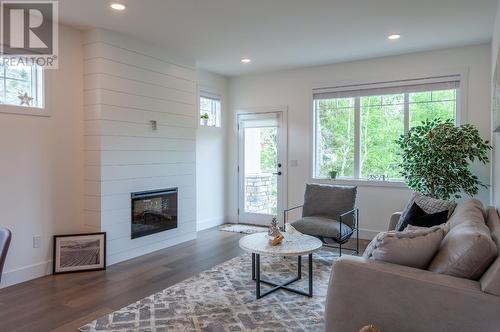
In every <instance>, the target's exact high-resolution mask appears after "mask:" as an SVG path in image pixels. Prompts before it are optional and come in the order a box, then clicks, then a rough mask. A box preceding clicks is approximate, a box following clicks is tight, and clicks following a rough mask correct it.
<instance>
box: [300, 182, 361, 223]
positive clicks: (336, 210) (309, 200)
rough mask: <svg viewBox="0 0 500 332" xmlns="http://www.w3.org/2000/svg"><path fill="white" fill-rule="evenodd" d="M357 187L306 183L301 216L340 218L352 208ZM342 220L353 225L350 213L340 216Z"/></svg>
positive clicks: (354, 203)
mask: <svg viewBox="0 0 500 332" xmlns="http://www.w3.org/2000/svg"><path fill="white" fill-rule="evenodd" d="M356 193H357V187H352V186H332V185H322V184H307V185H306V191H305V194H304V207H303V209H302V217H325V218H329V219H333V220H340V215H341V214H343V213H345V212H347V211H350V210H352V209H354V207H355V205H356ZM342 219H343V220H342V221H343V222H344V223H345V224H347V225H349V226H350V227H352V228H353V227H354V218H353V216H352V215H349V216H345V217H343V218H342Z"/></svg>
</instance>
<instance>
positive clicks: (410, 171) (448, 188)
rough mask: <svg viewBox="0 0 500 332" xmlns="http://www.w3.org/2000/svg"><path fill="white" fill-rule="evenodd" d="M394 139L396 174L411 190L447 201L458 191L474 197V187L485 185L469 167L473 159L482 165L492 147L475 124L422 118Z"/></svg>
mask: <svg viewBox="0 0 500 332" xmlns="http://www.w3.org/2000/svg"><path fill="white" fill-rule="evenodd" d="M396 142H397V143H398V145H399V146H400V147H401V152H400V154H401V157H402V158H401V161H400V162H399V163H398V166H399V168H400V169H401V171H400V173H401V175H402V176H403V178H404V179H405V181H406V184H407V185H408V187H410V188H411V189H413V190H415V191H417V192H420V193H422V194H424V195H427V196H430V197H434V198H439V199H444V200H447V199H450V198H452V197H453V198H460V197H461V194H460V193H461V192H464V193H466V194H468V195H470V196H474V195H475V194H477V192H478V186H482V187H486V185H484V184H483V183H481V182H480V181H479V180H478V178H477V176H475V175H474V174H472V172H471V170H470V169H469V164H470V163H472V162H474V161H475V160H478V161H480V162H481V163H483V164H486V163H487V162H488V155H487V153H488V150H490V149H491V148H492V147H491V145H490V144H489V142H488V141H485V140H483V139H482V138H481V136H480V135H479V131H478V130H477V128H476V127H475V126H473V125H471V124H465V125H461V126H455V124H454V123H453V122H452V121H451V120H439V119H438V120H432V121H424V122H422V124H421V125H419V126H416V127H413V128H411V129H410V130H409V131H408V133H407V134H405V135H402V136H401V137H400V138H399V139H398V140H397V141H396Z"/></svg>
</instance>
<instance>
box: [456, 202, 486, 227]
mask: <svg viewBox="0 0 500 332" xmlns="http://www.w3.org/2000/svg"><path fill="white" fill-rule="evenodd" d="M485 219H486V211H485V210H484V206H483V203H481V202H480V201H478V200H477V199H469V200H467V201H465V202H463V203H460V204H459V205H458V206H457V207H456V208H455V211H454V212H453V214H452V215H451V217H450V219H449V220H448V225H449V227H450V229H451V228H453V227H455V226H458V225H459V224H461V223H463V222H469V221H474V222H478V223H481V224H484V223H485Z"/></svg>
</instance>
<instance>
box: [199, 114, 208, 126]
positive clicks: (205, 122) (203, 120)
mask: <svg viewBox="0 0 500 332" xmlns="http://www.w3.org/2000/svg"><path fill="white" fill-rule="evenodd" d="M200 119H201V125H202V126H207V125H208V119H209V116H208V113H203V114H202V115H200Z"/></svg>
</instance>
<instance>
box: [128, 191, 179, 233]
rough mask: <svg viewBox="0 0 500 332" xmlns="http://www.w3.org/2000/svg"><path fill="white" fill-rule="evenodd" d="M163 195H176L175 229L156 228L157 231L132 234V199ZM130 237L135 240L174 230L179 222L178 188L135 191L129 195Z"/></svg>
mask: <svg viewBox="0 0 500 332" xmlns="http://www.w3.org/2000/svg"><path fill="white" fill-rule="evenodd" d="M165 194H176V199H177V202H176V204H177V216H176V218H177V220H176V222H175V227H169V228H165V229H162V228H158V229H152V230H149V231H142V232H140V233H135V234H134V232H133V220H134V199H138V198H148V197H151V198H153V197H159V196H162V195H165ZM130 204H131V206H130V237H131V239H137V238H140V237H143V236H147V235H151V234H156V233H160V232H164V231H168V230H171V229H176V228H177V227H178V222H179V188H177V187H174V188H167V189H158V190H145V191H137V192H133V193H131V194H130Z"/></svg>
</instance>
